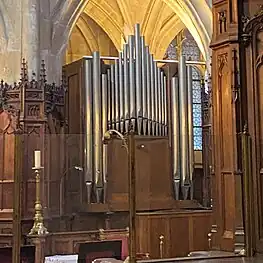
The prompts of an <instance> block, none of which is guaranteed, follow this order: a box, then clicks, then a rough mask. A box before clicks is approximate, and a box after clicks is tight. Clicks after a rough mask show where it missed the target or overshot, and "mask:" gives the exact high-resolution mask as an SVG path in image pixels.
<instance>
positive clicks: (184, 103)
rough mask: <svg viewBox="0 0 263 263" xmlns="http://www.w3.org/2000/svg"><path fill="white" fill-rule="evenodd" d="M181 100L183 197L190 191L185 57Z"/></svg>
mask: <svg viewBox="0 0 263 263" xmlns="http://www.w3.org/2000/svg"><path fill="white" fill-rule="evenodd" d="M179 62H180V63H179V101H180V149H181V186H182V192H183V198H184V199H187V196H188V192H189V186H190V182H189V160H188V158H189V144H188V142H189V135H188V92H187V72H186V63H185V57H184V56H182V55H181V56H180V58H179Z"/></svg>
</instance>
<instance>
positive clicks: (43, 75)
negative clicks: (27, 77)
mask: <svg viewBox="0 0 263 263" xmlns="http://www.w3.org/2000/svg"><path fill="white" fill-rule="evenodd" d="M40 81H43V82H44V83H46V82H47V80H46V65H45V61H44V60H42V62H41V67H40Z"/></svg>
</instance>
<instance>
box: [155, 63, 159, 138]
mask: <svg viewBox="0 0 263 263" xmlns="http://www.w3.org/2000/svg"><path fill="white" fill-rule="evenodd" d="M154 116H155V135H156V136H158V135H159V133H158V125H159V119H158V117H159V116H158V67H157V62H156V61H154Z"/></svg>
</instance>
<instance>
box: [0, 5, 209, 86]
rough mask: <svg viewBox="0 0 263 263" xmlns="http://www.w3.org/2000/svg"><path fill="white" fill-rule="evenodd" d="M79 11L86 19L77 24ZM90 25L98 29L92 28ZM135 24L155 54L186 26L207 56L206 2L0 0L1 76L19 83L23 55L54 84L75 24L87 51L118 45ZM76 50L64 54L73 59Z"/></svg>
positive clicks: (108, 49) (117, 47)
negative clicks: (43, 66) (42, 68)
mask: <svg viewBox="0 0 263 263" xmlns="http://www.w3.org/2000/svg"><path fill="white" fill-rule="evenodd" d="M83 12H85V13H86V16H87V17H89V18H87V19H86V20H85V21H83V19H82V21H81V20H79V21H78V22H77V20H78V19H79V17H80V15H81V14H82V13H83ZM91 21H93V22H91ZM84 22H85V23H87V24H88V25H89V27H88V28H85V23H84ZM92 23H93V24H94V23H95V24H97V25H98V27H100V29H101V30H100V31H99V30H97V31H96V30H95V31H96V32H94V28H95V27H94V25H92ZM135 23H140V24H141V25H142V33H143V34H144V35H145V37H146V42H147V44H148V45H149V46H150V48H151V51H152V52H153V53H154V54H155V57H157V58H160V57H162V56H163V54H164V52H165V50H166V48H167V46H168V44H169V43H170V41H171V40H172V38H173V37H174V36H175V35H176V34H177V33H178V32H179V31H180V30H181V29H182V28H184V27H187V28H188V29H189V31H190V32H191V34H192V35H193V36H194V38H195V40H196V42H197V43H198V45H199V48H200V50H201V51H202V53H203V56H204V58H205V59H209V52H210V50H209V42H210V38H211V34H212V32H211V30H212V29H211V28H212V15H211V10H210V7H209V6H208V5H207V3H206V1H205V0H187V1H186V0H144V1H139V0H8V1H0V78H3V79H4V80H5V81H8V82H13V81H18V80H19V78H20V63H21V60H22V58H23V57H24V58H26V59H27V61H28V68H29V71H30V72H32V71H34V72H36V73H38V72H39V64H40V62H41V60H42V59H44V60H45V62H46V65H47V75H48V79H49V81H56V82H57V81H59V80H60V78H61V66H62V63H64V61H65V60H64V58H65V54H66V49H67V46H68V45H69V46H70V45H71V49H72V48H73V43H70V41H69V39H70V36H73V35H74V34H75V35H76V32H75V31H76V29H75V28H74V25H75V24H77V25H78V30H79V31H81V34H82V35H83V39H84V40H81V41H82V42H83V41H85V42H86V43H87V47H85V48H84V46H82V48H83V50H84V51H85V52H90V51H94V49H97V48H99V50H103V52H104V54H106V52H111V53H114V52H115V48H116V49H117V50H119V49H121V46H122V44H123V43H124V41H125V38H126V37H127V35H129V34H131V33H132V31H133V26H134V24H135ZM83 32H84V33H83ZM71 33H72V34H71ZM93 36H94V37H93ZM94 39H95V40H94ZM79 51H80V48H79V50H78V52H77V53H74V52H75V51H74V52H73V53H74V54H73V53H72V52H68V53H71V55H72V58H73V57H74V59H75V57H77V56H79V55H80V54H79V53H80V52H79Z"/></svg>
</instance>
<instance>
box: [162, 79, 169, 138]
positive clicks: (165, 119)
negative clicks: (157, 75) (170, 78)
mask: <svg viewBox="0 0 263 263" xmlns="http://www.w3.org/2000/svg"><path fill="white" fill-rule="evenodd" d="M163 91H164V95H163V100H164V103H165V106H164V135H165V136H167V135H168V108H167V105H168V103H167V102H168V96H167V78H166V76H164V89H163Z"/></svg>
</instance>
